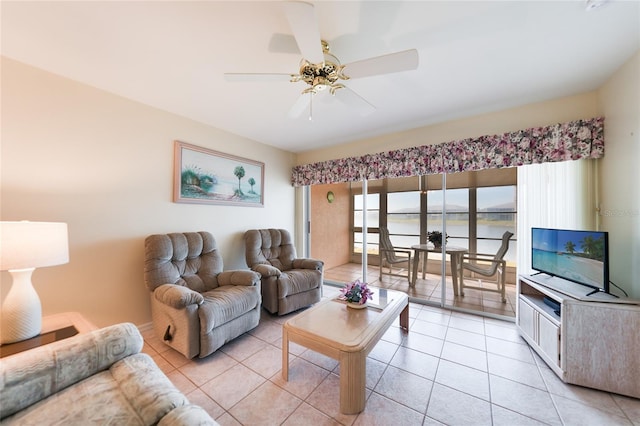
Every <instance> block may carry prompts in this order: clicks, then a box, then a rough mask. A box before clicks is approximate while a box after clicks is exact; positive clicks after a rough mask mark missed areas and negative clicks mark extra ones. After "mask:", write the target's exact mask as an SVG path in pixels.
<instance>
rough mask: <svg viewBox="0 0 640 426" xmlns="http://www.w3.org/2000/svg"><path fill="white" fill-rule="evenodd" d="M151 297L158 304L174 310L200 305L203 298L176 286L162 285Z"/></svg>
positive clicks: (186, 288) (188, 289)
mask: <svg viewBox="0 0 640 426" xmlns="http://www.w3.org/2000/svg"><path fill="white" fill-rule="evenodd" d="M153 297H155V298H156V300H158V301H159V302H162V303H164V304H165V305H169V306H171V307H173V308H176V309H182V308H186V307H187V306H189V305H194V304H195V305H201V304H202V303H203V302H204V297H203V296H202V295H201V294H200V293H198V292H197V291H193V290H191V289H190V288H188V287H184V286H181V285H177V284H162V285H161V286H160V287H158V288H156V289H155V291H154V292H153Z"/></svg>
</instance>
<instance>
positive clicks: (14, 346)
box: [0, 312, 97, 358]
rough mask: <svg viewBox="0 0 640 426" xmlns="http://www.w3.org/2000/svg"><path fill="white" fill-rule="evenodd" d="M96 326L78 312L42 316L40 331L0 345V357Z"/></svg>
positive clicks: (90, 329) (86, 331)
mask: <svg viewBox="0 0 640 426" xmlns="http://www.w3.org/2000/svg"><path fill="white" fill-rule="evenodd" d="M96 329H97V327H96V326H95V325H93V324H92V323H90V322H89V321H87V320H86V319H85V318H84V317H83V316H82V315H80V314H79V313H78V312H63V313H60V314H54V315H48V316H46V317H43V318H42V332H41V333H40V334H39V335H38V336H35V337H32V338H31V339H27V340H23V341H21V342H16V343H9V344H6V345H1V346H0V358H2V357H5V356H9V355H13V354H17V353H20V352H23V351H26V350H29V349H33V348H37V347H39V346H43V345H47V344H49V343H53V342H57V341H58V340H62V339H66V338H68V337H71V336H75V335H76V334H82V333H88V332H90V331H92V330H96Z"/></svg>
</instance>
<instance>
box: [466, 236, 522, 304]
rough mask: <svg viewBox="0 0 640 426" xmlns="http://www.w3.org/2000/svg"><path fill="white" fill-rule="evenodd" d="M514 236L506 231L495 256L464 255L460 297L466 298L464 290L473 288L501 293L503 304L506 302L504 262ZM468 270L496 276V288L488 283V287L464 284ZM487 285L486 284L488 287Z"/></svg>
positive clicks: (486, 275)
mask: <svg viewBox="0 0 640 426" xmlns="http://www.w3.org/2000/svg"><path fill="white" fill-rule="evenodd" d="M512 236H513V233H511V232H509V231H506V232H505V233H504V234H502V244H501V245H500V248H499V249H498V251H497V252H496V253H495V254H483V253H469V254H464V255H462V262H461V263H460V295H461V296H464V289H465V288H471V289H475V290H481V291H490V292H494V293H500V295H501V296H502V302H503V303H504V302H506V301H507V298H506V296H505V278H506V277H505V275H506V269H507V262H506V261H505V260H504V256H505V255H506V254H507V251H508V250H509V239H510V238H511V237H512ZM465 269H466V270H468V271H471V272H473V273H475V274H478V275H482V276H484V277H493V276H494V275H497V276H496V281H495V287H493V283H491V282H490V283H488V284H489V287H486V286H484V285H483V286H482V287H480V286H474V285H468V284H465V282H464V271H465ZM486 284H487V283H485V285H486Z"/></svg>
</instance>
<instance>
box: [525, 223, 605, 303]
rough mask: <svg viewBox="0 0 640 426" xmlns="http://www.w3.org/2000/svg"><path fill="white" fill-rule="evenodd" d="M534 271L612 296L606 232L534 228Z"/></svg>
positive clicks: (532, 252)
mask: <svg viewBox="0 0 640 426" xmlns="http://www.w3.org/2000/svg"><path fill="white" fill-rule="evenodd" d="M531 248H532V251H531V267H532V268H533V269H535V270H536V271H540V272H544V273H546V274H549V275H553V276H556V277H560V278H564V279H567V280H570V281H574V282H576V283H578V284H583V285H586V286H589V287H592V288H594V289H597V290H600V291H604V292H605V293H609V258H608V253H609V240H608V234H607V233H606V232H597V231H573V230H568V229H548V228H531Z"/></svg>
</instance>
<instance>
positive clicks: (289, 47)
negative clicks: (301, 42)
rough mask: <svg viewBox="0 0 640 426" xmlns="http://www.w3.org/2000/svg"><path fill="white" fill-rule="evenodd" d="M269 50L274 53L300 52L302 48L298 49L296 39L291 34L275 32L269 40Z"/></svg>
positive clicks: (297, 53) (296, 53)
mask: <svg viewBox="0 0 640 426" xmlns="http://www.w3.org/2000/svg"><path fill="white" fill-rule="evenodd" d="M268 50H269V52H272V53H292V54H295V55H299V54H300V49H298V44H297V43H296V39H295V37H294V36H292V35H291V34H280V33H275V34H273V35H272V36H271V39H270V40H269V47H268Z"/></svg>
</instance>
